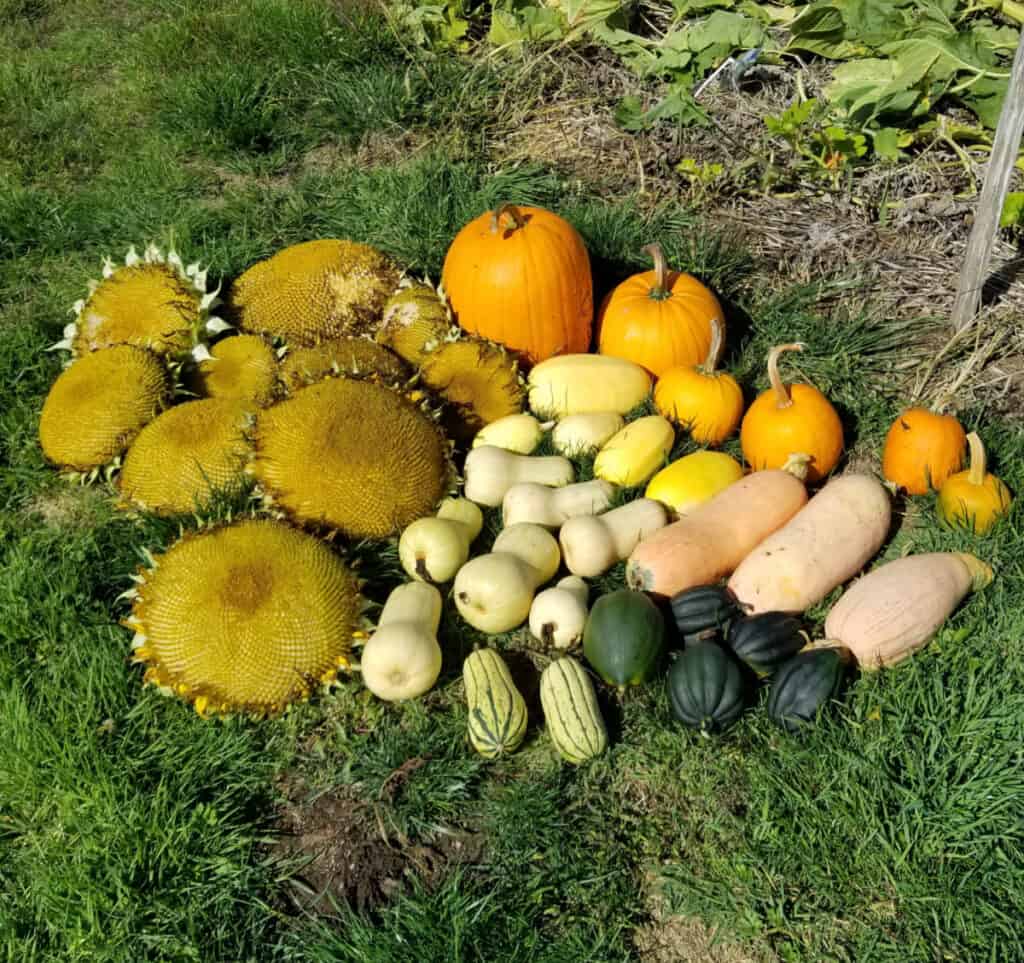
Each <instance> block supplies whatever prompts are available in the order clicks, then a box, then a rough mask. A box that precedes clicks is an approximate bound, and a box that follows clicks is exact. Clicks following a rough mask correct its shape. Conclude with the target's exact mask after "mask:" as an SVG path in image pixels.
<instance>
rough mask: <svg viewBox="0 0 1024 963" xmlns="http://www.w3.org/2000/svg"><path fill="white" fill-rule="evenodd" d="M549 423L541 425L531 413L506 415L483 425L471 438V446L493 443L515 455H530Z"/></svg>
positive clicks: (496, 446)
mask: <svg viewBox="0 0 1024 963" xmlns="http://www.w3.org/2000/svg"><path fill="white" fill-rule="evenodd" d="M550 427H551V425H550V424H546V425H542V424H541V423H540V422H539V421H538V420H537V419H536V418H534V417H533V415H527V414H521V415H506V416H505V417H504V418H499V419H498V420H497V421H492V422H491V423H490V424H489V425H484V427H483V428H481V429H480V430H479V431H478V432H477V433H476V436H475V437H474V438H473V447H474V448H479V447H480V446H481V445H493V446H494V447H495V448H504V449H505V451H511V452H514V453H515V454H517V455H532V454H533V453H534V451H536V449H537V446H538V445H539V444H540V442H541V439H542V438H543V437H544V432H545V431H546V430H547V429H548V428H550Z"/></svg>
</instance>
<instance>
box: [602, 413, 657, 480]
mask: <svg viewBox="0 0 1024 963" xmlns="http://www.w3.org/2000/svg"><path fill="white" fill-rule="evenodd" d="M675 440H676V433H675V430H674V429H673V427H672V424H671V422H669V420H668V419H667V418H662V416H661V415H647V417H645V418H637V420H636V421H631V422H630V423H629V424H628V425H626V427H625V428H623V429H622V430H621V431H619V432H616V433H615V434H614V435H613V436H612V437H611V438H609V439H608V441H607V442H606V443H605V445H604V447H603V448H602V449H601V450H600V451H599V452H598V453H597V458H595V459H594V474H595V475H596V476H597V477H598V478H603V479H605V481H610V482H612V483H614V484H616V485H622V486H623V487H624V488H632V487H634V486H636V485H642V484H643V483H644V482H645V481H647V479H648V478H650V477H651V476H652V475H653V474H654V473H655V472H656V471H658V470H659V469H661V468H664V467H665V461H666V459H667V458H668V454H669V452H670V451H671V450H672V445H673V443H674V442H675Z"/></svg>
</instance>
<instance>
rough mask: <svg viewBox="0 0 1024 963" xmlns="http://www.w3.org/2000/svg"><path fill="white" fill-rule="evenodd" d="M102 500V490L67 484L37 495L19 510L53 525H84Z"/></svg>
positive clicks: (89, 523) (56, 526)
mask: <svg viewBox="0 0 1024 963" xmlns="http://www.w3.org/2000/svg"><path fill="white" fill-rule="evenodd" d="M103 501H104V495H103V493H102V492H100V491H97V490H96V489H95V488H86V487H84V486H80V485H68V486H66V487H64V488H57V489H54V490H53V491H49V492H43V493H41V494H39V495H37V496H36V497H35V498H33V499H32V500H31V501H30V502H28V503H27V504H26V505H25V506H24V508H23V509H22V510H23V511H24V513H25V514H26V515H30V516H34V517H35V518H39V519H41V520H42V521H43V522H44V523H45V524H46V525H49V526H52V527H53V528H88V527H89V526H91V525H92V524H94V522H95V520H96V512H97V510H98V509H99V507H100V506H101V505H102V504H103Z"/></svg>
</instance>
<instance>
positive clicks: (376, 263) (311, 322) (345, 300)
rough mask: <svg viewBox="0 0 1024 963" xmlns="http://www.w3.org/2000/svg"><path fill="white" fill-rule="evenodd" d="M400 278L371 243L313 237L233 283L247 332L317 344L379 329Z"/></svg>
mask: <svg viewBox="0 0 1024 963" xmlns="http://www.w3.org/2000/svg"><path fill="white" fill-rule="evenodd" d="M398 277H399V274H398V269H397V268H396V267H395V265H394V264H392V263H391V261H390V260H388V258H386V257H385V256H384V255H383V254H381V253H380V252H379V251H376V250H374V249H373V248H372V247H369V246H367V245H365V244H357V243H355V242H354V241H339V240H320V241H307V242H306V243H304V244H295V245H293V246H292V247H287V248H285V249H284V250H283V251H279V252H278V253H277V254H275V255H274V256H273V257H270V258H268V259H267V260H265V261H260V262H259V263H257V264H254V265H253V266H252V267H251V268H249V270H247V271H246V272H245V273H244V274H243V275H242V276H241V277H239V278H238V280H237V281H235V283H234V284H233V285H232V287H231V291H230V293H229V301H230V305H231V308H232V310H233V311H234V314H235V317H236V319H237V323H238V326H239V328H240V329H241V330H243V331H249V332H253V333H255V334H266V335H271V336H274V337H280V338H284V339H285V340H286V341H288V342H289V343H290V344H292V345H311V344H316V343H317V342H319V341H322V340H324V339H325V338H334V337H338V336H340V335H357V334H364V333H372V332H373V331H375V330H376V328H377V326H378V324H379V323H380V317H381V311H382V310H383V308H384V302H385V301H386V300H387V298H388V295H390V294H391V292H392V291H394V289H395V285H396V284H397V283H398Z"/></svg>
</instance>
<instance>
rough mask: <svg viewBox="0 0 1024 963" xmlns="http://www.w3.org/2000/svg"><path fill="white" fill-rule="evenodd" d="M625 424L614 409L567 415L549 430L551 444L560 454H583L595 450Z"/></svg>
mask: <svg viewBox="0 0 1024 963" xmlns="http://www.w3.org/2000/svg"><path fill="white" fill-rule="evenodd" d="M625 424H626V422H625V419H624V418H623V417H622V415H620V414H618V413H617V412H615V411H599V412H596V413H595V414H592V415H569V416H568V417H567V418H563V419H562V420H561V421H560V422H558V424H557V425H555V430H554V431H553V432H551V444H552V445H553V446H554V448H555V451H557V452H558V453H559V454H560V455H569V456H572V455H585V454H588V453H589V452H593V451H597V450H598V449H599V448H600V447H602V445H604V443H605V442H606V441H608V439H609V438H611V437H612V435H614V434H615V433H616V432H618V431H621V430H622V428H623V426H624V425H625Z"/></svg>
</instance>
